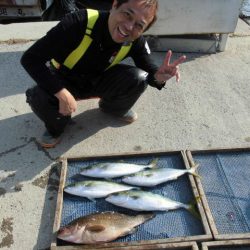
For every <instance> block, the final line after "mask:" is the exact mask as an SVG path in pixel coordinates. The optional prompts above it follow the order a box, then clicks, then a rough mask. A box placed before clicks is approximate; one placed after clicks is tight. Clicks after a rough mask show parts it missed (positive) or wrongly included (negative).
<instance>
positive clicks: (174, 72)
mask: <svg viewBox="0 0 250 250" xmlns="http://www.w3.org/2000/svg"><path fill="white" fill-rule="evenodd" d="M171 56H172V51H171V50H169V51H168V52H167V55H166V57H165V59H164V62H163V64H162V65H161V66H160V68H159V69H158V71H157V72H156V73H155V79H156V80H157V82H161V83H162V84H164V83H165V82H166V81H167V80H169V79H170V78H172V77H173V76H175V77H176V81H177V82H179V81H180V71H179V64H181V63H183V62H184V61H185V60H186V56H181V57H179V58H178V59H177V60H175V61H174V62H173V63H170V60H171Z"/></svg>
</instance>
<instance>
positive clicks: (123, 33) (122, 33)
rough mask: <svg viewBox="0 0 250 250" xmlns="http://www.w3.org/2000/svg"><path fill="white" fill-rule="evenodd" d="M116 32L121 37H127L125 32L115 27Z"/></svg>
mask: <svg viewBox="0 0 250 250" xmlns="http://www.w3.org/2000/svg"><path fill="white" fill-rule="evenodd" d="M117 30H118V32H119V34H120V35H121V36H122V37H124V38H126V37H128V34H127V33H126V32H125V31H123V30H122V29H121V28H120V27H117Z"/></svg>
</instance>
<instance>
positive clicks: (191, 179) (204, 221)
mask: <svg viewBox="0 0 250 250" xmlns="http://www.w3.org/2000/svg"><path fill="white" fill-rule="evenodd" d="M181 154H182V158H183V161H184V165H185V166H186V168H187V169H189V168H190V165H189V162H188V158H187V155H186V152H185V151H181ZM192 166H194V165H192ZM188 178H189V182H190V184H191V186H192V190H193V194H194V197H195V198H196V199H197V207H198V210H199V213H200V215H201V220H202V225H203V227H204V230H205V233H206V236H207V238H208V240H211V239H212V238H213V236H212V232H211V230H210V227H209V223H208V221H207V217H206V213H205V210H204V208H203V205H202V203H200V202H199V200H200V194H199V191H198V188H197V186H196V183H195V178H197V177H194V176H193V175H188Z"/></svg>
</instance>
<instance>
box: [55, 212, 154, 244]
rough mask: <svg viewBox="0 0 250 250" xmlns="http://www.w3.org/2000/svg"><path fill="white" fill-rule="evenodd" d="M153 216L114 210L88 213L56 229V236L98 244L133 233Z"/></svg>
mask: <svg viewBox="0 0 250 250" xmlns="http://www.w3.org/2000/svg"><path fill="white" fill-rule="evenodd" d="M153 217H154V215H153V214H152V213H150V214H141V215H136V216H128V215H125V214H121V213H116V212H103V213H95V214H90V215H87V216H84V217H80V218H78V219H76V220H74V221H72V222H71V223H70V224H69V225H67V226H65V227H63V228H61V229H60V230H59V231H58V234H57V238H59V239H62V240H65V241H68V242H72V243H77V244H100V243H105V242H110V241H113V240H115V239H117V238H119V237H122V236H125V235H127V234H131V233H134V232H135V231H136V229H135V227H137V226H139V225H141V224H142V223H144V222H146V221H147V220H150V219H152V218H153Z"/></svg>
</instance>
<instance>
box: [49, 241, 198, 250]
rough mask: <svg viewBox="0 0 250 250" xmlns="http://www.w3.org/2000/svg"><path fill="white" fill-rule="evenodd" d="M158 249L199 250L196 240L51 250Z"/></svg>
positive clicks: (60, 247)
mask: <svg viewBox="0 0 250 250" xmlns="http://www.w3.org/2000/svg"><path fill="white" fill-rule="evenodd" d="M100 249H102V250H158V249H176V250H181V249H185V250H187V249H190V250H199V248H198V245H197V243H196V242H194V241H191V242H172V243H162V244H157V243H155V244H147V245H138V246H129V245H126V243H123V246H109V247H105V246H103V245H101V246H99V247H98V245H93V246H90V245H79V246H75V245H74V246H58V247H54V248H53V249H52V248H51V250H100Z"/></svg>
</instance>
